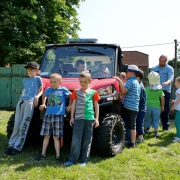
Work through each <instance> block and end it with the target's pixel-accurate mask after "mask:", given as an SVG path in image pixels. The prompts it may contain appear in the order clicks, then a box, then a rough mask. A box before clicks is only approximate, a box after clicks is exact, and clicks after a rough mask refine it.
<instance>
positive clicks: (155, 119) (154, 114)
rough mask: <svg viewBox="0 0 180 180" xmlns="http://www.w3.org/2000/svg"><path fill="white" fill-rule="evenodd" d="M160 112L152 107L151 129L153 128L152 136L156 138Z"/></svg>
mask: <svg viewBox="0 0 180 180" xmlns="http://www.w3.org/2000/svg"><path fill="white" fill-rule="evenodd" d="M160 113H161V110H160V109H159V108H156V107H152V127H153V128H154V136H155V137H158V136H159V135H158V127H159V121H160Z"/></svg>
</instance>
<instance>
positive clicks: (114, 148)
mask: <svg viewBox="0 0 180 180" xmlns="http://www.w3.org/2000/svg"><path fill="white" fill-rule="evenodd" d="M124 138H125V130H124V122H123V120H122V118H121V117H120V116H119V115H117V114H108V115H106V117H105V118H104V119H103V121H102V123H101V125H100V127H98V128H97V129H95V131H94V137H93V143H94V146H95V148H96V149H98V151H99V153H100V154H102V155H103V156H110V157H112V156H115V155H117V154H119V153H121V152H122V151H123V148H124Z"/></svg>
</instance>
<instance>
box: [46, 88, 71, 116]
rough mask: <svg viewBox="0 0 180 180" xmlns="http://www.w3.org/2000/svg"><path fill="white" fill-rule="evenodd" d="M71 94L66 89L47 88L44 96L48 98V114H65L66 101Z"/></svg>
mask: <svg viewBox="0 0 180 180" xmlns="http://www.w3.org/2000/svg"><path fill="white" fill-rule="evenodd" d="M70 93H71V92H70V91H69V90H68V89H66V88H65V87H59V88H58V89H53V88H51V87H50V88H47V89H46V91H45V93H44V96H46V97H47V98H48V102H47V109H46V114H59V115H64V114H65V107H66V99H65V96H68V95H69V94H70Z"/></svg>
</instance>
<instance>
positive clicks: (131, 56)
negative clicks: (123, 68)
mask: <svg viewBox="0 0 180 180" xmlns="http://www.w3.org/2000/svg"><path fill="white" fill-rule="evenodd" d="M122 54H123V55H124V57H123V59H122V62H123V64H135V65H136V66H138V67H147V68H149V55H148V54H145V53H142V52H139V51H122Z"/></svg>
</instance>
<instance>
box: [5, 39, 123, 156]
mask: <svg viewBox="0 0 180 180" xmlns="http://www.w3.org/2000/svg"><path fill="white" fill-rule="evenodd" d="M96 41H97V40H96V39H75V40H72V39H70V40H68V41H67V43H65V44H49V45H47V46H46V50H45V52H44V56H43V58H42V61H41V65H40V70H41V73H40V76H41V77H42V79H43V85H44V87H45V88H46V87H48V86H50V83H49V77H50V75H51V74H52V73H54V72H56V73H59V74H60V75H61V76H62V78H63V79H62V84H61V86H65V87H66V88H68V89H69V90H70V91H73V90H74V89H77V88H80V84H79V79H78V76H79V73H78V72H77V71H75V64H76V61H77V60H79V59H81V60H83V61H84V62H85V63H86V65H87V68H86V70H88V71H89V72H90V73H91V77H92V81H91V84H90V88H92V89H95V90H97V92H98V93H99V95H100V98H101V100H100V101H99V108H100V113H99V121H100V126H99V127H98V128H96V129H94V135H93V144H92V146H93V147H95V148H94V149H95V150H96V151H98V152H99V153H100V154H102V155H104V156H114V155H117V154H119V153H121V152H122V151H123V148H124V138H125V131H124V123H123V120H122V118H121V116H120V99H119V97H120V96H119V93H120V89H119V85H118V81H117V80H116V79H115V78H113V76H116V74H117V72H119V70H120V68H121V66H122V63H121V59H122V52H121V48H120V46H119V45H116V44H102V43H97V42H96ZM102 65H103V66H105V67H106V69H108V71H105V70H103V69H102V68H101V67H102ZM66 101H67V105H68V101H69V99H66ZM52 105H53V103H52ZM69 117H70V116H69V114H67V115H65V117H64V120H65V123H64V141H65V143H66V142H67V143H70V140H71V131H72V128H71V127H70V126H69V119H70V118H69ZM42 120H43V114H42V112H40V111H39V110H38V109H35V111H34V115H33V118H32V120H31V124H30V127H29V131H28V135H27V138H26V143H28V144H29V143H34V142H35V141H36V140H38V139H39V138H40V135H39V132H40V129H41V124H42ZM13 125H14V115H12V116H11V118H10V120H9V122H8V126H7V133H8V137H10V135H11V133H12V128H13ZM68 139H69V141H68Z"/></svg>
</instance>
